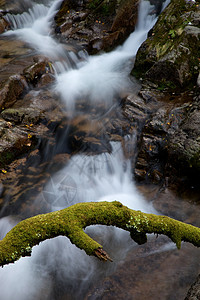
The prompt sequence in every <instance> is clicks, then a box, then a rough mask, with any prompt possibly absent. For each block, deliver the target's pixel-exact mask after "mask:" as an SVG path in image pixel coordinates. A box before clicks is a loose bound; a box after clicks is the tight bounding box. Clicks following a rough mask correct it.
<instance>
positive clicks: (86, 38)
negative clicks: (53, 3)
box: [55, 0, 139, 53]
mask: <svg viewBox="0 0 200 300" xmlns="http://www.w3.org/2000/svg"><path fill="white" fill-rule="evenodd" d="M138 3H139V1H138V0H128V1H122V0H120V1H117V0H108V1H107V0H104V1H99V0H97V1H91V0H85V1H82V2H80V1H71V0H64V1H63V3H62V5H61V8H60V10H59V12H58V13H57V14H56V16H55V21H56V25H57V26H56V28H55V29H56V32H57V33H60V34H61V35H62V37H63V38H64V39H65V40H66V41H68V42H72V43H73V42H74V41H76V43H78V44H79V45H81V46H82V47H84V48H86V50H87V51H88V52H90V53H96V52H97V51H99V50H105V51H108V50H111V49H113V48H114V47H115V46H117V45H119V44H121V43H122V42H123V41H124V40H125V39H126V38H127V37H128V35H129V34H130V33H131V32H132V31H133V30H134V28H135V24H136V22H137V11H138Z"/></svg>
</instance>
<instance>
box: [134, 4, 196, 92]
mask: <svg viewBox="0 0 200 300" xmlns="http://www.w3.org/2000/svg"><path fill="white" fill-rule="evenodd" d="M199 19H200V6H199V1H196V2H195V1H187V0H180V1H176V0H172V1H171V3H170V4H169V5H168V7H167V8H166V9H165V10H164V11H163V12H162V14H161V15H160V17H159V18H158V21H157V23H156V25H155V26H154V27H153V29H152V31H151V32H150V33H149V37H148V39H147V40H146V41H145V42H144V43H143V44H142V45H141V47H140V49H139V51H138V53H137V56H136V61H135V66H134V69H133V74H138V76H140V77H143V78H146V79H148V80H150V81H152V82H156V83H157V84H158V85H160V86H165V87H167V88H170V89H174V88H177V87H186V86H188V85H192V86H194V85H196V83H197V77H198V74H199V69H200V68H199V57H200V47H199V45H200V43H199V37H200V23H199Z"/></svg>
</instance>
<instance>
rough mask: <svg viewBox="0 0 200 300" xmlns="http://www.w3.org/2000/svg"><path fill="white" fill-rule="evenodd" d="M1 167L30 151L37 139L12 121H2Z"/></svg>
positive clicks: (0, 142)
mask: <svg viewBox="0 0 200 300" xmlns="http://www.w3.org/2000/svg"><path fill="white" fill-rule="evenodd" d="M0 127H1V128H0V135H1V138H0V167H1V168H2V167H4V166H5V165H6V164H8V163H10V162H11V161H12V160H14V159H15V158H16V157H17V156H18V155H20V154H22V153H24V152H26V151H30V149H31V148H32V147H34V146H35V144H36V140H35V139H34V137H33V136H32V134H30V133H29V132H28V130H26V129H24V128H20V127H15V126H13V125H12V123H11V122H6V121H4V120H1V121H0Z"/></svg>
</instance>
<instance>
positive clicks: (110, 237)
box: [0, 0, 200, 300]
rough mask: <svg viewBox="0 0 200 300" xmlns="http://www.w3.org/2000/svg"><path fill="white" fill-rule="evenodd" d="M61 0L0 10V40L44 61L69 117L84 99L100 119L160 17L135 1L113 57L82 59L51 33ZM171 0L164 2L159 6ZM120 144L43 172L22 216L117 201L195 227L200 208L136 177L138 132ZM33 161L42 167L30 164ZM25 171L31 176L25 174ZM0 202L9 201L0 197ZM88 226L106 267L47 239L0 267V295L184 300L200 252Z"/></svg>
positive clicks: (5, 220)
mask: <svg viewBox="0 0 200 300" xmlns="http://www.w3.org/2000/svg"><path fill="white" fill-rule="evenodd" d="M61 2H62V1H61V0H58V1H56V0H54V1H43V3H38V2H37V3H34V2H33V4H32V7H30V8H28V9H27V11H26V12H24V13H21V14H17V15H14V14H7V19H8V20H9V23H10V24H11V27H12V29H11V30H9V31H7V32H6V33H4V34H3V35H2V36H3V39H4V42H5V41H6V40H8V42H9V40H10V39H15V40H16V41H20V42H23V43H25V45H26V48H27V49H29V50H28V51H32V52H34V53H36V54H40V55H45V56H46V57H48V58H49V59H50V60H51V62H52V66H53V69H54V72H55V82H54V83H53V84H52V85H51V92H52V93H53V94H54V95H55V97H56V98H57V99H59V101H60V102H61V103H62V106H63V108H64V110H66V114H68V115H70V118H71V119H73V118H75V117H76V116H80V111H79V105H78V104H79V101H80V100H81V99H87V100H86V101H87V105H88V103H89V105H90V108H91V107H94V108H96V107H98V106H101V105H102V104H103V105H104V108H105V109H106V111H103V113H102V112H98V111H97V110H96V112H95V113H96V115H94V116H93V119H95V120H96V119H101V118H104V117H105V115H106V114H107V112H109V111H112V110H114V109H115V107H116V105H117V104H116V101H115V99H116V95H118V94H121V95H123V94H126V93H127V91H128V92H134V90H136V89H138V87H137V85H136V84H135V83H134V82H133V80H131V79H130V77H129V74H130V70H131V68H132V66H133V63H134V58H135V55H136V53H137V50H138V48H139V46H140V45H141V43H142V42H143V41H144V40H145V39H146V37H147V34H148V31H149V30H150V29H151V28H152V26H153V25H154V24H155V22H156V20H157V17H156V16H155V15H154V14H153V13H152V11H153V10H154V7H153V6H152V5H150V3H149V2H148V1H145V0H144V1H142V2H141V3H140V7H139V18H138V23H137V26H136V29H135V31H134V32H133V33H132V34H131V35H130V36H129V38H128V39H127V40H126V41H125V43H124V44H123V45H122V46H120V47H118V48H117V49H115V50H114V51H112V52H110V53H102V54H101V55H95V56H89V55H88V54H87V53H86V52H85V51H77V53H75V52H73V51H66V48H65V47H64V46H63V44H62V43H59V42H58V41H57V40H56V39H55V38H54V36H53V33H52V22H53V17H54V15H55V14H56V11H57V10H58V9H59V6H60V4H61ZM168 3H169V2H168V1H166V2H165V4H164V6H163V9H164V7H165V6H166V5H167V4H168ZM1 76H3V75H1ZM37 93H39V91H36V92H35V94H37ZM82 113H83V112H81V114H82ZM86 114H88V112H86ZM102 115H103V116H102ZM102 124H103V123H102ZM102 126H103V125H102ZM68 129H69V128H68V127H67V128H66V130H65V132H63V135H62V136H60V138H59V139H58V144H57V145H56V149H55V153H59V152H61V150H62V151H63V144H64V143H65V147H67V146H66V144H67V142H68ZM123 140H124V145H123V146H122V145H121V143H120V142H118V141H112V142H111V143H110V146H111V149H109V151H107V152H105V153H100V154H97V155H91V149H89V148H88V149H86V150H85V149H84V153H81V151H80V153H76V154H74V155H71V156H70V158H69V159H67V161H66V163H65V165H64V166H62V168H52V170H50V171H49V169H50V167H49V166H48V167H47V169H48V168H49V169H48V172H49V173H48V178H47V179H48V180H46V181H45V184H44V186H43V190H42V191H41V192H39V193H38V192H36V193H35V195H34V198H35V199H34V201H33V203H32V204H31V208H30V211H29V212H28V213H27V214H28V215H34V214H35V213H36V212H37V213H38V210H40V211H39V212H40V213H43V212H47V211H46V210H43V209H42V205H41V209H40V204H41V203H42V202H46V203H47V204H48V211H55V210H58V209H62V208H65V207H68V206H70V205H73V204H75V203H79V202H90V201H114V200H118V201H120V202H122V203H123V204H124V205H126V206H128V207H130V208H132V209H135V210H141V211H143V212H147V213H154V214H168V215H170V216H172V217H174V218H178V219H181V220H184V221H185V220H186V221H187V222H191V223H192V222H194V223H195V220H198V211H197V209H196V206H195V203H191V202H190V199H182V198H180V197H178V196H176V195H174V194H173V192H172V191H170V190H168V189H167V188H166V189H165V190H160V189H159V187H157V186H154V185H149V186H143V185H137V184H136V183H135V181H134V178H133V171H132V168H133V166H134V154H135V153H133V152H134V151H133V150H130V149H129V148H130V147H129V146H130V145H131V149H137V138H136V133H135V132H134V131H133V133H132V135H125V136H124V138H123ZM46 151H47V152H48V144H47V145H46ZM44 153H45V150H44ZM127 153H128V155H127ZM52 156H53V154H52ZM31 167H36V168H38V172H39V173H40V172H41V173H45V171H44V169H43V170H42V171H41V170H40V168H39V167H38V166H37V165H34V162H33V163H32V166H31ZM55 169H56V170H55ZM24 174H25V175H24V177H26V176H27V177H28V176H29V173H28V171H27V170H24ZM39 180H40V178H39V179H38V182H39ZM21 190H22V192H23V183H22V187H21ZM5 201H6V202H9V201H10V199H8V197H7V198H6V199H5ZM24 201H25V200H24ZM38 207H39V208H38ZM2 211H3V209H2ZM2 215H3V213H2V214H1V216H2ZM20 219H21V215H20V214H19V215H15V212H14V211H10V215H7V216H3V217H2V218H1V219H0V236H1V238H3V237H4V236H5V234H6V233H7V232H8V231H9V230H10V229H11V228H12V227H13V226H14V225H15V224H17V222H19V221H20ZM86 232H87V233H88V234H89V235H91V236H92V237H94V238H95V239H96V240H98V242H99V243H101V244H103V245H104V249H105V250H106V252H107V253H109V254H110V256H111V257H112V259H113V262H112V263H110V262H107V263H102V262H100V261H98V260H97V259H96V258H94V257H89V256H87V255H86V254H85V253H84V252H83V251H82V250H80V249H78V248H76V246H74V245H72V244H71V243H70V241H69V240H68V239H67V238H65V237H57V238H54V239H52V240H46V241H44V242H42V243H41V244H40V245H39V246H35V247H34V248H33V251H32V255H31V257H24V258H21V259H20V260H19V261H17V262H15V263H14V264H12V265H11V264H10V265H8V266H5V267H4V268H2V269H1V270H0V284H1V291H0V299H2V300H11V299H15V300H25V299H26V300H32V299H36V300H39V299H41V300H42V299H43V300H63V299H65V300H68V299H74V300H78V299H90V300H95V299H104V300H105V299H134V300H141V299H142V300H145V299H149V300H150V299H152V300H154V299H162V300H163V299H169V300H170V299H171V300H173V299H174V300H175V299H184V297H185V296H186V294H187V290H188V289H189V287H190V285H191V284H192V283H193V281H194V280H195V278H196V276H197V275H198V273H199V271H200V266H199V264H198V263H197V262H198V261H199V258H200V254H199V251H198V249H196V248H194V247H193V246H192V245H188V244H186V243H182V249H181V250H177V249H176V246H175V245H174V244H173V243H172V242H171V241H170V240H169V239H168V238H166V237H162V236H161V237H158V238H157V237H156V236H154V235H150V236H149V237H148V243H147V244H145V245H142V246H138V245H137V244H136V243H134V242H133V241H132V240H131V238H130V236H129V234H128V233H127V232H124V231H122V230H120V229H117V228H112V227H105V226H90V227H88V228H87V229H86Z"/></svg>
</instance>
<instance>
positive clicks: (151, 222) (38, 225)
mask: <svg viewBox="0 0 200 300" xmlns="http://www.w3.org/2000/svg"><path fill="white" fill-rule="evenodd" d="M96 224H101V225H108V226H110V225H112V226H116V227H119V228H122V229H124V230H127V231H129V232H130V235H131V237H132V239H133V240H134V241H135V242H137V243H138V244H143V243H145V242H146V241H147V237H146V234H147V233H155V234H165V235H166V236H168V237H169V238H171V240H172V241H173V242H174V243H176V246H177V248H178V249H179V248H180V246H181V241H185V242H190V243H192V244H193V245H194V246H197V247H199V246H200V228H197V227H195V226H192V225H189V224H185V223H182V222H180V221H176V220H174V219H171V218H169V217H166V216H158V215H154V214H146V213H142V212H140V211H134V210H132V209H129V208H128V207H126V206H123V205H122V204H121V203H120V202H117V201H114V202H87V203H79V204H75V205H73V206H71V207H68V208H65V209H62V210H59V211H56V212H52V213H47V214H42V215H37V216H35V217H32V218H28V219H26V220H23V221H21V222H20V223H18V224H17V225H16V226H15V227H14V228H13V229H12V230H10V231H9V232H8V233H7V235H6V236H5V238H4V239H3V240H2V241H0V265H1V266H3V265H5V264H9V263H12V262H14V261H16V260H18V259H19V258H20V257H22V256H30V255H31V251H32V247H33V246H35V245H37V244H39V243H40V242H42V241H44V240H46V239H51V238H54V237H56V236H59V235H63V236H66V237H68V238H69V239H70V241H71V242H72V243H73V244H75V245H76V246H77V247H78V248H80V249H83V250H84V251H85V252H86V253H87V254H88V255H95V256H97V257H98V258H100V259H103V260H108V259H109V260H111V259H110V257H109V256H108V254H107V253H106V252H105V251H104V250H103V249H102V246H101V245H100V244H99V243H97V242H96V241H94V240H93V239H92V238H91V237H89V236H88V235H87V234H86V233H85V232H84V231H83V229H84V228H86V227H87V226H89V225H96Z"/></svg>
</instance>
